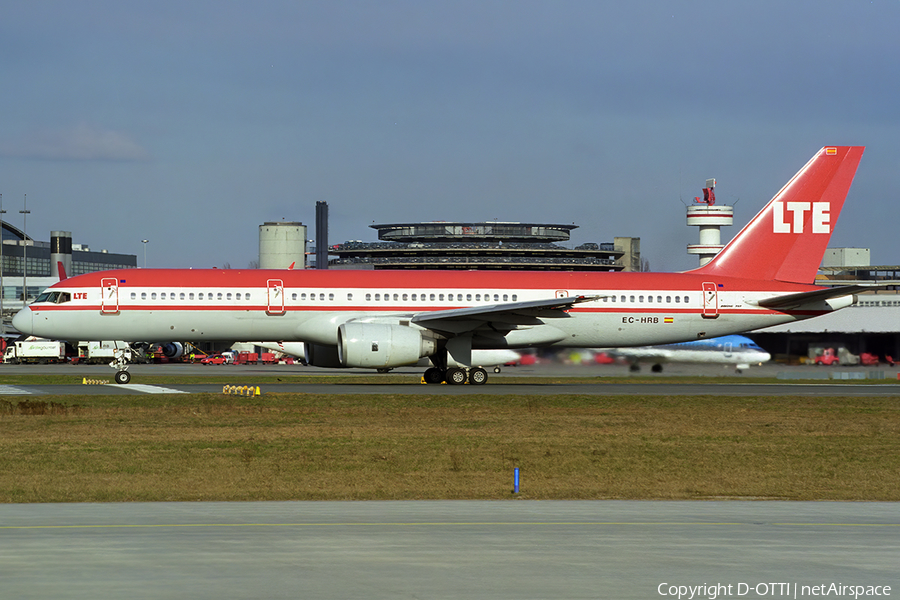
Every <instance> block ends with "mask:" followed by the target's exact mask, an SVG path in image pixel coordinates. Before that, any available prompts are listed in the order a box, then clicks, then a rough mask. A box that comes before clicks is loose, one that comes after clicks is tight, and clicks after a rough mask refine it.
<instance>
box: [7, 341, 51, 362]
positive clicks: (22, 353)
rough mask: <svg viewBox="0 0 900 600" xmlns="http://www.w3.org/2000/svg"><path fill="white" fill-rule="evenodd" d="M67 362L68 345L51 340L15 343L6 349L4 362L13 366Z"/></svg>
mask: <svg viewBox="0 0 900 600" xmlns="http://www.w3.org/2000/svg"><path fill="white" fill-rule="evenodd" d="M65 361H66V343H65V342H55V341H50V340H32V341H24V342H15V343H14V344H10V345H9V346H7V347H6V353H5V354H4V355H3V362H5V363H12V364H29V363H42V364H45V363H57V362H65Z"/></svg>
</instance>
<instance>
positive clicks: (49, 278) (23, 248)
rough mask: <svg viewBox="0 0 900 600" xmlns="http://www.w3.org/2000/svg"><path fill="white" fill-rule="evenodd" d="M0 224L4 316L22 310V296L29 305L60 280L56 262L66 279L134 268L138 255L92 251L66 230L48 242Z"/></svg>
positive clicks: (0, 260) (0, 262) (56, 233)
mask: <svg viewBox="0 0 900 600" xmlns="http://www.w3.org/2000/svg"><path fill="white" fill-rule="evenodd" d="M0 224H2V241H3V243H2V244H0V254H2V256H0V278H2V280H3V283H2V285H0V299H2V301H3V312H4V313H10V312H12V311H16V310H18V309H20V308H22V306H23V297H27V301H29V302H30V301H31V300H34V298H36V297H37V295H38V294H40V293H41V292H42V291H43V290H44V289H45V288H47V287H49V286H51V285H53V284H54V283H56V282H57V281H58V280H59V272H58V270H57V269H56V268H55V265H56V263H57V262H62V263H63V265H64V266H65V269H66V275H67V276H73V275H81V274H84V273H93V272H95V271H104V270H106V269H133V268H136V267H137V255H135V254H117V253H113V252H107V251H106V250H101V251H99V252H96V251H92V250H91V249H90V248H89V247H87V246H86V245H83V244H73V243H72V234H71V232H68V231H53V232H51V234H50V242H41V241H38V240H35V239H33V238H31V237H28V236H27V235H25V232H24V231H22V230H21V229H19V228H17V227H15V226H13V225H10V224H9V223H7V222H5V221H0ZM26 286H27V289H26Z"/></svg>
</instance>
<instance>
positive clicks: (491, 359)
mask: <svg viewBox="0 0 900 600" xmlns="http://www.w3.org/2000/svg"><path fill="white" fill-rule="evenodd" d="M247 343H248V344H253V345H254V346H259V347H260V348H265V349H266V350H274V351H276V352H281V353H283V354H287V355H289V356H296V357H299V358H302V359H303V360H304V362H306V364H311V363H310V362H309V358H308V357H307V348H308V346H307V344H305V343H303V342H247ZM521 358H522V355H521V354H519V353H518V352H516V351H514V350H478V349H473V350H472V364H474V365H478V366H479V367H482V368H484V367H494V373H499V372H500V367H501V366H503V365H507V364H510V363H516V362H518V361H519V360H520V359H521ZM448 360H450V357H448ZM416 364H417V365H419V366H422V367H427V366H430V364H429V362H428V359H427V358H422V359H419V362H417V363H416ZM313 366H315V365H313ZM449 366H451V367H463V366H465V365H459V364H450V365H449ZM390 369H391V367H386V368H384V369H380V370H382V371H388V370H390Z"/></svg>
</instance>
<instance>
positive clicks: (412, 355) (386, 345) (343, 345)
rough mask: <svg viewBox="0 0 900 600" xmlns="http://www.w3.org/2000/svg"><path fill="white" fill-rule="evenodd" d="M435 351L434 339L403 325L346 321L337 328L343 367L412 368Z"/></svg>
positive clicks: (339, 353)
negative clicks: (406, 366)
mask: <svg viewBox="0 0 900 600" xmlns="http://www.w3.org/2000/svg"><path fill="white" fill-rule="evenodd" d="M436 351H437V342H436V341H435V340H434V339H432V338H430V337H426V336H424V335H423V334H422V331H421V330H419V329H414V328H412V327H408V326H406V325H390V324H385V323H353V322H350V323H344V324H343V325H341V326H340V328H338V356H339V357H340V360H341V364H342V365H344V366H345V367H365V368H371V369H382V368H391V367H402V366H404V365H414V364H416V363H417V362H419V359H420V358H423V357H425V356H430V355H432V354H434V353H435V352H436Z"/></svg>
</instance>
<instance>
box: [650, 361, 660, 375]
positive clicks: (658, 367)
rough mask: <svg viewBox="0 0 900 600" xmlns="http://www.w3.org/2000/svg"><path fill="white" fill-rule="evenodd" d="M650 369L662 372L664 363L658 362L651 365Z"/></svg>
mask: <svg viewBox="0 0 900 600" xmlns="http://www.w3.org/2000/svg"><path fill="white" fill-rule="evenodd" d="M650 370H651V371H653V372H654V373H662V365H661V364H659V363H657V364H655V365H653V366H652V367H650Z"/></svg>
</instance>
